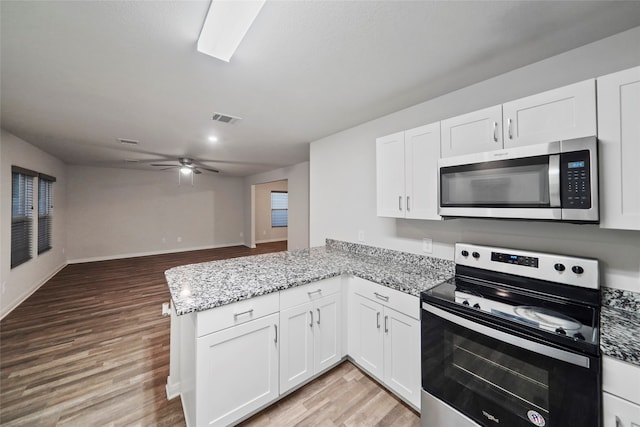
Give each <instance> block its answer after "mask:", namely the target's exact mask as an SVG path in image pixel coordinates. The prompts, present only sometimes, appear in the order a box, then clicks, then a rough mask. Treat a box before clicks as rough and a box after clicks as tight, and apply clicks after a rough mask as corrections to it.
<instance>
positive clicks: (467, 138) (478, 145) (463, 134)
mask: <svg viewBox="0 0 640 427" xmlns="http://www.w3.org/2000/svg"><path fill="white" fill-rule="evenodd" d="M441 128H442V135H441V140H440V156H441V157H451V156H458V155H461V154H469V153H480V152H483V151H493V150H500V149H502V131H501V129H502V106H501V105H496V106H494V107H489V108H485V109H483V110H479V111H474V112H472V113H467V114H463V115H461V116H457V117H452V118H450V119H447V120H443V121H442V122H441Z"/></svg>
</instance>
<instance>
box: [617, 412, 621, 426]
mask: <svg viewBox="0 0 640 427" xmlns="http://www.w3.org/2000/svg"><path fill="white" fill-rule="evenodd" d="M616 427H622V421H620V417H619V416H617V415H616Z"/></svg>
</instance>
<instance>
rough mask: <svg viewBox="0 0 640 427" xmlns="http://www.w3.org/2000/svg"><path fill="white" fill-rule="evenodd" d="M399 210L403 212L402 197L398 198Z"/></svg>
mask: <svg viewBox="0 0 640 427" xmlns="http://www.w3.org/2000/svg"><path fill="white" fill-rule="evenodd" d="M398 210H399V211H402V196H398Z"/></svg>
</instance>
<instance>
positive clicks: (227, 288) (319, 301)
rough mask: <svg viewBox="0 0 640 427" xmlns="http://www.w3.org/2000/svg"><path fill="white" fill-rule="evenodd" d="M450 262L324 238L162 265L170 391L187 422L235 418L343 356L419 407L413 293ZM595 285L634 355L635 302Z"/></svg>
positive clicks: (620, 355)
mask: <svg viewBox="0 0 640 427" xmlns="http://www.w3.org/2000/svg"><path fill="white" fill-rule="evenodd" d="M454 267H455V265H454V263H453V262H452V261H448V260H443V259H438V258H432V257H427V256H421V255H415V254H408V253H404V252H398V251H393V250H387V249H381V248H374V247H370V246H364V245H359V244H353V243H347V242H341V241H336V240H331V239H327V241H326V246H325V247H317V248H311V249H308V250H297V251H290V252H278V253H272V254H265V255H257V256H251V257H243V258H236V259H230V260H222V261H213V262H207V263H201V264H192V265H184V266H180V267H176V268H173V269H170V270H167V271H166V273H165V275H166V278H167V283H168V285H169V288H170V291H171V295H172V300H173V304H172V317H171V371H170V376H169V378H168V380H167V394H168V396H169V397H175V396H177V395H180V396H181V398H182V402H183V408H184V412H185V419H186V420H187V424H188V425H189V426H194V425H195V426H198V425H205V424H206V425H229V424H234V423H236V422H238V421H240V420H242V419H245V418H247V417H248V416H250V415H252V414H253V413H255V412H257V411H259V410H260V409H262V408H264V407H266V406H268V405H269V404H271V403H273V402H275V401H277V400H278V399H280V398H281V397H283V396H284V395H286V394H288V393H290V392H291V391H293V390H295V389H296V388H298V387H300V386H302V385H304V384H306V383H307V382H309V381H310V380H311V379H313V378H315V377H317V376H318V375H320V374H321V373H323V372H326V371H327V370H329V369H331V368H332V367H333V366H335V365H337V364H338V363H340V362H341V361H342V360H343V359H344V358H345V357H349V358H350V359H351V360H353V361H354V362H355V364H356V365H358V366H359V367H360V368H361V369H363V370H364V371H366V372H367V373H368V374H370V375H371V376H373V377H374V378H376V379H377V380H378V381H379V382H380V383H381V384H382V385H384V386H386V387H387V388H388V389H389V390H390V391H392V392H393V393H395V394H396V395H397V396H399V397H400V398H401V399H403V400H404V401H406V402H407V403H409V404H410V405H411V406H412V407H413V408H414V409H417V410H419V405H420V404H419V390H420V360H419V357H420V356H419V355H420V327H419V319H420V314H419V313H420V307H419V295H420V292H422V291H424V290H427V289H430V288H432V287H433V286H435V285H437V284H438V283H440V282H442V281H444V280H446V279H447V278H449V277H451V276H452V275H453V273H454ZM603 295H605V296H606V298H603V308H602V323H601V336H602V338H601V348H602V351H603V354H604V355H608V356H610V357H611V358H615V359H618V360H623V361H626V362H629V363H632V364H637V365H640V360H638V358H637V355H638V354H640V352H639V351H638V349H640V341H639V340H638V339H635V340H629V339H628V337H629V334H631V335H632V336H635V337H637V336H640V334H638V333H637V332H640V331H638V329H640V327H638V326H636V328H635V330H631V331H630V330H629V329H628V328H623V327H620V322H623V323H624V324H627V325H628V324H630V323H631V321H632V320H633V319H629V318H627V317H628V316H633V313H632V312H625V311H619V310H618V309H617V308H615V307H616V305H617V304H618V305H619V303H620V301H621V298H623V297H624V298H626V299H628V298H630V296H629V295H628V293H624V294H621V295H618V293H617V292H611V291H610V290H609V289H607V288H603ZM625 316H627V317H625ZM634 331H635V332H634Z"/></svg>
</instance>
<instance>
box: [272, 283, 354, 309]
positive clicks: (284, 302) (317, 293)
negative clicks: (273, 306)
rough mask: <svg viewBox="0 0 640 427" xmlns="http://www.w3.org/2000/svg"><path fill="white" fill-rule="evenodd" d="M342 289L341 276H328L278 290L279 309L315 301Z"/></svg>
mask: <svg viewBox="0 0 640 427" xmlns="http://www.w3.org/2000/svg"><path fill="white" fill-rule="evenodd" d="M341 290H342V276H336V277H330V278H328V279H323V280H318V281H317V282H312V283H309V284H308V285H302V286H297V287H295V288H290V289H286V290H284V291H280V309H281V310H285V309H287V308H290V307H295V306H296V305H300V304H304V303H306V302H311V301H315V300H317V299H320V298H322V297H325V296H327V295H331V294H335V293H338V292H340V291H341Z"/></svg>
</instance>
